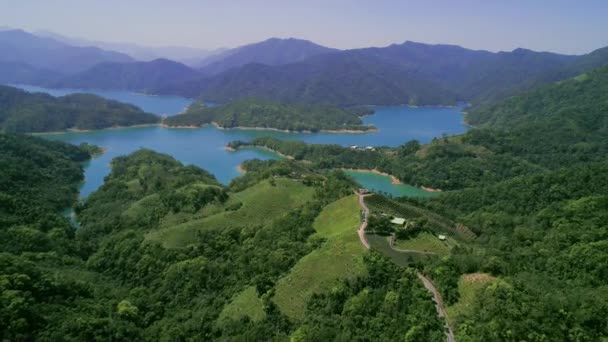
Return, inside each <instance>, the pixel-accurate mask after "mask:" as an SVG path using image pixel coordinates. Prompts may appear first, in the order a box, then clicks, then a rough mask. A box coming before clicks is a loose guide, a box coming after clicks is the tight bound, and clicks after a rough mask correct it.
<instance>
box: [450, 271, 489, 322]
mask: <svg viewBox="0 0 608 342" xmlns="http://www.w3.org/2000/svg"><path fill="white" fill-rule="evenodd" d="M496 280H497V278H495V277H493V276H491V275H489V274H487V273H471V274H464V275H462V276H461V277H460V279H459V280H458V294H459V295H460V297H459V298H458V302H456V303H454V304H453V305H451V306H450V307H448V308H447V312H448V317H449V319H450V321H451V322H452V324H457V323H458V317H459V316H461V315H462V314H464V313H467V312H469V311H470V310H471V307H472V305H473V302H474V300H475V297H476V295H477V293H478V292H479V291H482V290H483V289H485V288H486V287H487V286H488V285H489V284H491V283H494V282H495V281H496Z"/></svg>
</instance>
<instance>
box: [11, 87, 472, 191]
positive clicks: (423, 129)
mask: <svg viewBox="0 0 608 342" xmlns="http://www.w3.org/2000/svg"><path fill="white" fill-rule="evenodd" d="M20 87H21V88H23V89H25V90H28V91H38V92H47V93H50V94H51V95H54V96H62V95H66V94H69V93H73V92H89V93H91V91H89V90H82V89H71V90H67V89H60V90H56V89H47V88H40V87H31V86H20ZM93 93H95V94H97V95H99V96H102V97H106V98H111V99H116V100H119V101H123V102H127V103H131V104H134V105H136V106H140V107H142V108H144V109H145V110H147V111H149V112H152V113H156V114H162V115H175V114H177V113H179V112H181V111H182V110H183V109H184V107H185V106H187V105H188V104H189V103H191V100H189V99H186V98H179V97H174V96H148V95H142V94H135V93H130V92H121V91H94V92H93ZM374 109H375V113H374V114H373V115H369V116H366V117H364V118H363V121H364V123H366V124H371V125H374V126H376V127H377V128H378V131H377V132H369V133H323V132H320V133H288V132H276V131H264V130H244V129H217V128H215V127H213V126H206V127H202V128H195V129H180V128H163V127H160V126H150V127H133V128H120V129H105V130H98V131H90V132H66V133H60V134H45V135H42V136H43V137H45V138H47V139H51V140H60V141H64V142H69V143H73V144H79V143H81V142H87V143H90V144H95V145H98V146H102V147H104V148H105V149H106V152H105V153H104V154H103V155H101V156H99V157H97V158H94V159H93V160H91V161H89V162H88V163H87V165H85V182H84V184H83V186H82V188H81V192H80V196H81V197H86V196H88V195H89V194H90V193H91V192H93V191H95V190H96V189H97V188H98V187H99V186H101V184H103V179H104V177H105V176H106V175H108V173H109V172H110V166H109V163H110V162H111V160H112V159H113V158H115V157H117V156H120V155H126V154H129V153H131V152H134V151H136V150H138V149H140V148H148V149H152V150H155V151H158V152H160V153H166V154H169V155H171V156H173V157H174V158H175V159H177V160H179V161H181V162H182V163H184V164H193V165H196V166H199V167H201V168H204V169H206V170H208V171H209V172H211V173H213V174H214V175H215V176H216V178H217V179H218V180H219V181H220V182H221V183H224V184H228V183H229V182H230V180H232V179H233V178H235V177H238V176H240V172H239V171H238V170H237V167H238V166H239V165H240V164H241V163H242V162H243V161H245V160H248V159H254V158H258V159H263V160H265V159H277V158H279V157H278V156H277V155H276V154H273V153H271V152H268V151H265V150H262V149H243V150H239V151H236V152H229V151H226V150H225V148H224V147H225V146H226V145H227V144H228V143H229V142H230V141H233V140H242V141H250V140H252V139H254V138H256V137H260V136H273V137H276V138H279V139H283V140H300V141H304V142H306V143H310V144H338V145H342V146H349V145H358V146H398V145H400V144H403V143H405V142H407V141H409V140H412V139H416V140H418V141H420V142H421V143H427V142H430V141H431V140H432V139H433V138H435V137H440V136H442V135H444V134H448V135H452V134H459V133H463V132H465V131H466V130H467V126H466V125H465V124H464V123H463V117H462V114H461V113H460V111H461V107H410V106H374ZM353 176H355V178H356V179H357V181H358V182H359V183H361V185H362V186H364V187H368V188H370V189H375V190H376V191H385V192H388V193H391V194H394V195H395V196H402V195H407V194H408V193H410V192H408V191H406V190H404V189H406V187H407V186H406V185H393V184H391V183H390V180H389V181H388V183H387V184H384V183H383V181H382V178H377V177H374V176H369V175H353ZM376 176H377V175H376ZM391 188H393V190H391V191H387V190H389V189H391ZM412 188H413V187H412ZM413 189H416V188H413ZM411 191H413V190H411ZM420 191H423V190H420Z"/></svg>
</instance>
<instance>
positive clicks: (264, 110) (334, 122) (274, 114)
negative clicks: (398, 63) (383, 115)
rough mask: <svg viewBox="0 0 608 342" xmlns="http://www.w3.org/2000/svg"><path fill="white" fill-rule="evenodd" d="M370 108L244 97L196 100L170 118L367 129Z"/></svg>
mask: <svg viewBox="0 0 608 342" xmlns="http://www.w3.org/2000/svg"><path fill="white" fill-rule="evenodd" d="M372 112H373V111H372V110H370V109H367V108H363V107H360V108H349V109H341V108H338V107H333V106H321V105H293V104H283V103H280V102H273V101H267V100H262V99H254V98H249V99H242V100H237V101H234V102H230V103H228V104H225V105H220V106H211V107H208V106H205V105H204V104H203V103H201V102H195V103H194V104H192V105H190V106H189V107H188V110H187V111H186V113H184V114H180V115H175V116H171V117H168V118H166V119H165V120H164V121H163V123H164V124H165V125H167V126H170V127H175V126H177V127H180V126H188V127H200V126H203V125H208V124H211V123H215V124H217V125H218V126H220V127H222V128H235V127H257V128H272V129H280V130H288V131H314V132H316V131H319V130H357V131H366V130H370V129H373V127H372V126H367V125H364V124H363V122H362V121H361V118H360V116H362V115H367V114H371V113H372Z"/></svg>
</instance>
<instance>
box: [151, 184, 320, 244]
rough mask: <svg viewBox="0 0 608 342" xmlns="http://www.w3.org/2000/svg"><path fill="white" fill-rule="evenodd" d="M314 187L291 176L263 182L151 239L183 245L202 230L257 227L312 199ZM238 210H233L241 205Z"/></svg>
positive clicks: (157, 232) (167, 228) (160, 230)
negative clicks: (212, 211)
mask: <svg viewBox="0 0 608 342" xmlns="http://www.w3.org/2000/svg"><path fill="white" fill-rule="evenodd" d="M312 192H313V189H311V188H310V187H306V186H304V185H303V184H301V183H299V182H296V181H293V180H289V179H281V178H278V179H273V180H272V181H263V182H261V183H259V184H256V185H254V186H252V187H250V188H247V189H245V190H243V191H241V192H237V193H235V194H231V195H230V200H228V202H227V203H226V205H225V208H224V209H223V210H222V211H221V212H219V213H217V214H213V215H210V216H207V217H203V218H200V219H197V218H196V217H193V219H191V220H189V221H188V222H185V223H182V224H178V225H172V226H168V227H165V226H161V227H160V228H159V229H158V230H155V231H153V232H151V233H150V234H149V235H148V236H147V239H150V240H154V241H159V242H162V244H163V245H164V246H165V247H172V248H175V247H183V246H186V245H188V244H190V243H192V242H193V241H195V237H196V235H197V234H198V232H200V231H201V230H209V229H219V228H222V227H248V228H255V227H258V226H262V225H264V224H267V223H269V222H271V221H273V220H275V219H276V218H277V217H280V216H281V215H282V214H284V213H286V212H288V211H289V210H291V209H295V208H297V207H300V206H302V205H303V204H304V203H305V202H306V201H308V200H310V199H311V198H312ZM237 207H238V209H233V208H237Z"/></svg>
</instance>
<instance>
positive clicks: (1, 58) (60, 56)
mask: <svg viewBox="0 0 608 342" xmlns="http://www.w3.org/2000/svg"><path fill="white" fill-rule="evenodd" d="M0 51H2V53H1V54H0V62H19V63H25V64H28V65H30V66H32V67H34V68H37V69H46V70H51V71H54V72H58V73H66V74H69V73H76V72H80V71H83V70H85V69H88V68H90V67H92V66H93V65H96V64H99V63H103V62H120V63H125V62H132V61H133V59H132V58H131V57H129V56H127V55H125V54H121V53H118V52H114V51H106V50H102V49H99V48H96V47H76V46H71V45H68V44H65V43H62V42H59V41H57V40H54V39H50V38H41V37H38V36H35V35H33V34H30V33H27V32H25V31H22V30H8V31H0Z"/></svg>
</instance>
